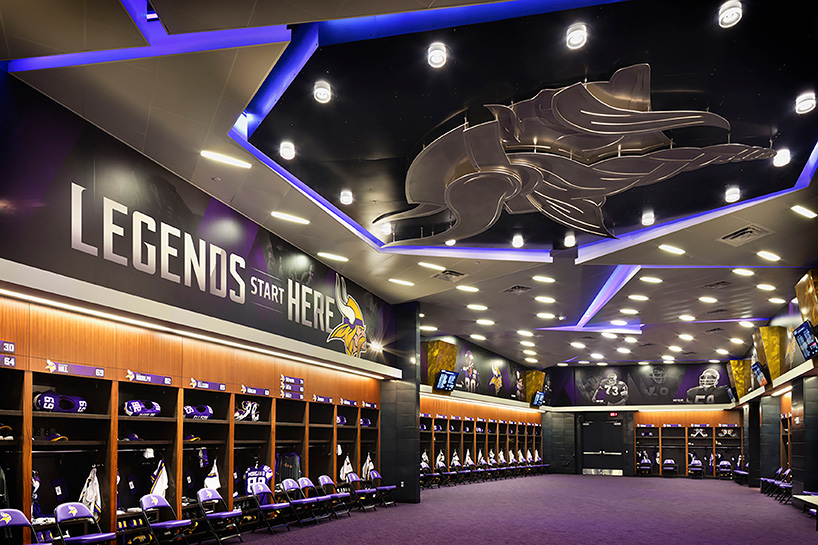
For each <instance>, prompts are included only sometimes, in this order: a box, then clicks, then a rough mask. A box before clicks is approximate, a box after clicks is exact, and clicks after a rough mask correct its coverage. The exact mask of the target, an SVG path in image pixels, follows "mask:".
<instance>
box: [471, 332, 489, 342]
mask: <svg viewBox="0 0 818 545" xmlns="http://www.w3.org/2000/svg"><path fill="white" fill-rule="evenodd" d="M469 337H471V338H472V339H474V340H475V341H485V340H486V337H485V336H484V335H478V334H477V333H472V334H471V335H469Z"/></svg>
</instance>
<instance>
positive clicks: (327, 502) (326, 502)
mask: <svg viewBox="0 0 818 545" xmlns="http://www.w3.org/2000/svg"><path fill="white" fill-rule="evenodd" d="M298 486H299V487H300V488H301V494H302V495H303V496H304V497H305V498H315V499H316V500H318V501H317V502H316V503H315V505H314V515H315V520H316V522H317V521H318V520H319V519H328V518H331V517H332V496H330V495H329V494H324V493H323V492H322V491H321V490H319V489H318V488H317V487H316V486H315V485H314V484H313V483H312V481H311V480H310V479H308V478H307V477H301V478H300V479H298Z"/></svg>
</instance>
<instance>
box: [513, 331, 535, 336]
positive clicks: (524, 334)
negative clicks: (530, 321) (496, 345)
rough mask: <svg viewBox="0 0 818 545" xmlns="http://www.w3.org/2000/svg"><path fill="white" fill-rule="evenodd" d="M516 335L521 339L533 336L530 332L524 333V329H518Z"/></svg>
mask: <svg viewBox="0 0 818 545" xmlns="http://www.w3.org/2000/svg"><path fill="white" fill-rule="evenodd" d="M517 335H521V336H523V337H533V336H534V334H533V333H532V332H530V331H526V330H525V329H518V330H517Z"/></svg>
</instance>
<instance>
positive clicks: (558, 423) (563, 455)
mask: <svg viewBox="0 0 818 545" xmlns="http://www.w3.org/2000/svg"><path fill="white" fill-rule="evenodd" d="M542 436H543V445H542V459H543V462H545V463H546V464H551V472H552V473H576V472H577V459H576V448H575V446H576V441H575V435H574V413H557V412H552V411H546V412H544V413H543V416H542Z"/></svg>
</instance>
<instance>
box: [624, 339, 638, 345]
mask: <svg viewBox="0 0 818 545" xmlns="http://www.w3.org/2000/svg"><path fill="white" fill-rule="evenodd" d="M625 342H626V343H631V344H633V343H636V342H639V341H637V340H636V337H625Z"/></svg>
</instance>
